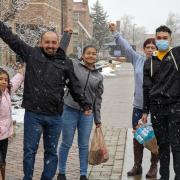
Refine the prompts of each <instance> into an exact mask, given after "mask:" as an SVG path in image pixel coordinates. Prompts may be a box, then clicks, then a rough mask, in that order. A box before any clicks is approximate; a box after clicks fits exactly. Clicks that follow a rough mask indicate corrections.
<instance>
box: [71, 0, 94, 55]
mask: <svg viewBox="0 0 180 180" xmlns="http://www.w3.org/2000/svg"><path fill="white" fill-rule="evenodd" d="M73 26H74V28H73V29H74V39H73V52H74V53H75V54H77V53H78V47H79V48H80V49H81V51H82V49H83V47H84V46H85V45H86V44H87V43H88V41H89V40H90V38H91V36H92V33H93V23H92V18H91V17H90V13H89V6H88V0H82V1H81V2H74V6H73ZM79 53H80V52H79Z"/></svg>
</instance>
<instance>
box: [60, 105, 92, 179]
mask: <svg viewBox="0 0 180 180" xmlns="http://www.w3.org/2000/svg"><path fill="white" fill-rule="evenodd" d="M62 121H63V125H62V143H61V146H60V149H59V172H60V173H61V174H65V171H66V162H67V157H68V153H69V149H70V148H71V145H72V143H73V139H74V134H75V131H76V128H77V130H78V147H79V159H80V174H81V175H85V176H86V175H87V168H88V151H89V138H90V134H91V129H92V125H93V115H90V116H85V115H84V114H83V112H81V111H79V110H76V109H73V108H71V107H68V106H65V107H64V111H63V115H62Z"/></svg>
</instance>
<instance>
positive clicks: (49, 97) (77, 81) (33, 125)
mask: <svg viewBox="0 0 180 180" xmlns="http://www.w3.org/2000/svg"><path fill="white" fill-rule="evenodd" d="M66 33H68V34H69V35H67V34H66ZM66 33H65V35H64V36H63V37H62V39H61V42H59V37H58V35H57V34H56V33H55V32H51V31H48V32H44V33H43V34H42V36H41V39H40V43H39V44H38V46H37V47H31V46H29V45H28V44H26V43H25V42H24V41H22V40H21V39H20V38H19V37H18V35H16V34H13V32H12V31H11V29H9V28H8V27H7V26H6V25H5V24H4V23H3V22H0V37H1V38H2V40H3V41H4V42H5V43H7V44H8V45H9V47H10V48H11V49H12V50H13V51H14V52H15V53H16V54H18V55H19V56H20V57H21V59H22V60H23V61H24V62H25V64H26V70H25V75H24V76H23V75H22V74H19V73H18V74H17V75H15V77H13V79H12V80H11V81H10V78H9V75H8V73H7V72H6V71H5V70H3V69H0V92H1V94H0V95H1V100H0V177H1V178H2V179H3V180H4V179H5V167H6V153H7V147H8V138H9V137H10V136H11V135H12V133H13V126H12V117H11V101H10V96H11V95H12V93H13V92H15V91H16V90H17V89H18V87H19V86H20V84H21V83H22V81H23V79H24V93H23V102H22V107H24V108H25V115H24V140H23V146H24V148H23V150H24V155H23V171H24V177H23V179H24V180H32V178H33V171H34V163H35V155H36V153H37V149H38V145H39V141H40V138H41V134H43V143H44V169H43V172H42V175H41V179H42V180H52V179H53V177H54V176H55V173H56V170H57V164H58V155H57V146H58V141H59V136H60V133H61V131H62V144H61V146H60V149H59V159H60V160H59V174H58V177H57V179H58V180H66V175H65V173H66V172H65V171H66V161H67V157H68V152H69V149H70V147H71V145H72V141H73V138H74V134H75V130H76V129H77V130H78V147H79V156H80V179H81V180H86V179H87V166H88V149H89V137H90V132H91V129H92V125H93V121H94V122H95V124H96V128H99V127H100V125H101V115H100V109H101V102H102V93H103V76H102V75H101V74H100V73H99V70H98V69H97V68H96V67H95V63H96V56H97V49H96V47H95V46H92V45H89V46H87V47H85V48H84V50H83V54H82V58H81V61H79V60H71V59H69V58H67V56H66V54H65V50H66V48H67V46H68V43H69V39H68V38H69V37H70V34H71V33H72V31H71V30H69V31H67V32H66ZM64 37H65V38H67V39H64ZM65 87H67V88H66V93H65V94H64V89H65Z"/></svg>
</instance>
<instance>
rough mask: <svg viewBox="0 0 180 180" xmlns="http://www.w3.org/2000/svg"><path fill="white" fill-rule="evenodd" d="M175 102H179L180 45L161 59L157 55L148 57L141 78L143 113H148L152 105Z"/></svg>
mask: <svg viewBox="0 0 180 180" xmlns="http://www.w3.org/2000/svg"><path fill="white" fill-rule="evenodd" d="M171 53H172V54H171ZM173 56H174V59H175V61H174V60H173ZM177 102H180V47H175V48H173V49H172V50H171V51H169V52H168V53H167V54H166V55H165V57H164V58H163V59H162V61H161V60H159V59H158V57H157V56H152V59H148V60H147V61H146V62H145V64H144V79H143V104H144V105H143V111H144V113H148V112H149V109H150V107H151V106H152V105H170V104H172V103H177Z"/></svg>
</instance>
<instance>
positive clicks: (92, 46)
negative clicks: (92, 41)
mask: <svg viewBox="0 0 180 180" xmlns="http://www.w3.org/2000/svg"><path fill="white" fill-rule="evenodd" d="M88 48H94V49H95V50H96V52H97V51H98V50H97V48H96V47H95V46H94V45H88V46H85V47H84V49H83V54H85V52H86V50H87V49H88Z"/></svg>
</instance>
